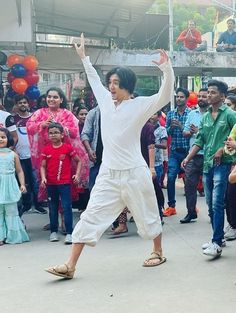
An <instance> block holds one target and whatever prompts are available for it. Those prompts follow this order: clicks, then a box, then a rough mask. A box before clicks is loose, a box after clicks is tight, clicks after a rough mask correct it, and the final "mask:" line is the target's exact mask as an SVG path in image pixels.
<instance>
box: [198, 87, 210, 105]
mask: <svg viewBox="0 0 236 313" xmlns="http://www.w3.org/2000/svg"><path fill="white" fill-rule="evenodd" d="M197 97H198V106H199V107H200V108H206V107H207V106H208V102H207V91H200V92H199V94H198V96H197Z"/></svg>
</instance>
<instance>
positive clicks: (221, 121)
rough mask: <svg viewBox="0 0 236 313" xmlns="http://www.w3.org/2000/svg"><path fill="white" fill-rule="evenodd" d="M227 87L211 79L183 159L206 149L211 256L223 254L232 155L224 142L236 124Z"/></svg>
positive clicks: (207, 251) (206, 251)
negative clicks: (205, 105)
mask: <svg viewBox="0 0 236 313" xmlns="http://www.w3.org/2000/svg"><path fill="white" fill-rule="evenodd" d="M227 89H228V86H227V84H225V83H224V82H221V81H217V80H211V81H209V82H208V90H207V100H208V103H209V105H210V107H209V109H208V111H207V113H205V114H204V116H203V118H202V121H201V124H200V127H199V132H198V134H197V138H196V141H195V144H194V145H193V147H192V149H191V150H190V152H189V154H188V155H187V157H186V158H185V159H184V161H183V162H182V166H183V167H185V166H186V165H187V163H188V162H189V161H190V160H191V159H192V158H193V157H194V156H195V155H196V154H197V153H198V151H200V150H201V149H204V165H203V181H204V189H205V194H206V202H207V205H208V208H209V216H210V219H211V224H212V229H213V236H212V240H211V241H210V242H208V243H206V244H204V245H203V246H202V249H203V253H204V254H205V255H209V256H212V257H217V256H220V255H221V253H222V239H223V237H224V198H225V191H226V187H227V181H228V175H229V172H230V168H231V164H232V161H233V157H232V156H230V155H226V154H224V141H225V140H226V139H227V137H228V136H229V133H230V130H231V129H232V127H233V126H234V124H236V112H234V111H232V110H231V109H230V108H229V107H227V106H226V105H225V104H224V99H225V96H226V93H227Z"/></svg>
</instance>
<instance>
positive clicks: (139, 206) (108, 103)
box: [47, 36, 174, 278]
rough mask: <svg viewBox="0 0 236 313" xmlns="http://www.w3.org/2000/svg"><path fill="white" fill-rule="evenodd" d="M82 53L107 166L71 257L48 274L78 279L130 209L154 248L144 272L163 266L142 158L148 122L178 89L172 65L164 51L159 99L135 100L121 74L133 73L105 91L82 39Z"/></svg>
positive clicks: (157, 222) (110, 79) (110, 83)
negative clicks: (84, 262)
mask: <svg viewBox="0 0 236 313" xmlns="http://www.w3.org/2000/svg"><path fill="white" fill-rule="evenodd" d="M77 52H78V54H79V56H80V57H81V60H82V62H83V65H84V68H85V71H86V74H87V77H88V81H89V84H90V86H91V88H92V90H93V93H94V95H95V97H96V99H97V102H98V105H99V108H100V111H101V135H102V141H103V147H104V149H103V156H102V165H101V168H100V172H99V174H98V177H97V179H96V183H95V186H94V188H93V190H92V193H91V197H90V200H89V203H88V206H87V209H86V210H85V211H84V213H83V214H82V215H81V219H80V221H79V222H78V223H77V225H76V226H75V229H74V231H73V234H72V241H73V246H72V253H71V256H70V258H69V260H68V262H66V264H63V265H60V266H56V267H53V268H49V269H47V271H48V272H49V273H51V274H54V275H57V276H62V277H66V278H73V275H74V270H75V265H76V263H77V261H78V258H79V256H80V253H81V251H82V249H83V247H84V245H85V244H86V245H90V246H94V245H96V243H97V241H98V240H99V238H100V237H101V236H102V234H103V233H104V231H105V230H106V229H107V228H108V227H109V226H110V225H111V224H112V222H113V221H114V220H115V219H116V218H117V216H118V215H119V214H120V213H121V212H122V210H123V209H124V207H126V206H127V207H128V208H129V210H130V211H131V213H132V215H133V217H134V219H135V222H136V225H137V228H138V233H139V234H140V236H142V237H143V238H147V239H152V240H153V242H154V249H153V253H152V254H151V257H150V258H148V259H147V260H146V261H145V262H144V264H143V266H148V267H149V266H156V265H159V264H162V263H164V262H165V260H166V258H164V257H163V255H162V249H161V232H162V227H161V222H160V216H159V211H158V206H157V200H156V196H155V191H154V188H153V183H152V175H151V172H153V171H152V169H149V168H148V167H147V165H146V162H145V161H144V159H143V157H142V154H141V147H140V134H141V130H142V128H143V126H144V124H145V123H146V121H147V120H148V119H149V118H150V117H151V116H152V115H153V114H154V113H156V112H157V111H159V110H160V109H161V108H162V107H163V106H165V105H166V104H167V103H168V102H169V101H170V99H171V93H172V90H173V84H174V74H173V69H172V67H171V63H170V61H169V59H168V56H167V55H166V53H165V52H164V51H163V50H161V51H160V61H159V62H157V61H153V62H154V63H155V64H156V65H158V66H159V68H160V69H161V70H162V71H163V74H164V79H163V82H162V86H161V88H160V90H159V92H158V94H155V95H153V96H150V97H137V98H135V99H131V96H132V95H131V93H132V92H131V90H130V89H129V88H128V87H127V89H125V87H123V86H124V84H125V82H124V81H121V79H122V78H121V77H119V71H123V72H125V71H127V72H130V70H127V69H124V68H123V69H122V68H118V70H117V72H115V74H111V75H110V76H109V77H108V78H107V80H108V89H106V88H105V87H104V86H103V84H102V83H101V80H100V78H99V76H98V74H97V72H96V70H95V69H94V67H93V66H92V64H91V63H90V60H89V57H88V56H85V53H84V38H83V36H81V45H80V47H77ZM107 75H109V73H108V74H107ZM119 84H120V85H119ZM120 86H122V87H120ZM150 170H151V171H150Z"/></svg>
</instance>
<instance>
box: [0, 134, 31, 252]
mask: <svg viewBox="0 0 236 313" xmlns="http://www.w3.org/2000/svg"><path fill="white" fill-rule="evenodd" d="M13 143H14V141H13V139H12V136H11V134H10V132H9V131H8V130H7V129H6V128H0V246H1V245H3V244H4V243H10V244H14V243H22V242H24V241H29V236H28V234H27V232H26V230H25V227H24V225H23V223H22V221H21V219H20V217H19V214H18V209H17V201H19V200H20V197H21V193H22V192H25V191H26V188H25V179H24V173H23V171H22V168H21V165H20V160H19V157H18V155H17V154H16V153H15V152H13V151H12V150H11V149H9V147H11V146H12V145H13ZM15 172H16V173H17V176H18V179H19V182H20V188H19V186H18V183H17V180H16V177H15Z"/></svg>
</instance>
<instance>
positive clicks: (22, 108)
mask: <svg viewBox="0 0 236 313" xmlns="http://www.w3.org/2000/svg"><path fill="white" fill-rule="evenodd" d="M16 107H17V110H18V111H19V112H22V113H24V112H26V111H28V110H29V103H28V101H27V100H26V99H21V100H20V101H18V102H17V103H16Z"/></svg>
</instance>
